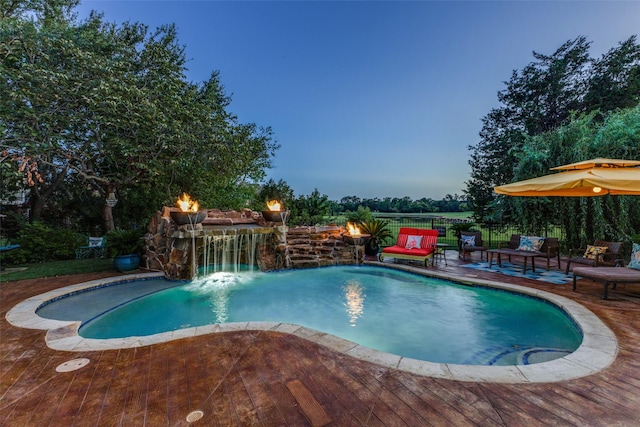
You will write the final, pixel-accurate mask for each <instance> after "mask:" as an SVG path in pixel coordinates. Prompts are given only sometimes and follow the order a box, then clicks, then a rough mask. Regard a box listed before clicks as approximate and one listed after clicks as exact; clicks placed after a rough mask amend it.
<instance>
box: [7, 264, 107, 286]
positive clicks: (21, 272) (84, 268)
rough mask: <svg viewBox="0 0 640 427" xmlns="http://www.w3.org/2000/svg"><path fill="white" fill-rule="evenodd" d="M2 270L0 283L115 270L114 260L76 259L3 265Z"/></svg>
mask: <svg viewBox="0 0 640 427" xmlns="http://www.w3.org/2000/svg"><path fill="white" fill-rule="evenodd" d="M2 268H3V270H2V271H0V282H10V281H15V280H24V279H36V278H39V277H55V276H64V275H67V274H80V273H93V272H98V271H109V270H114V267H113V260H111V259H108V258H90V259H74V260H69V261H51V262H42V263H37V264H25V265H10V266H5V265H3V266H2Z"/></svg>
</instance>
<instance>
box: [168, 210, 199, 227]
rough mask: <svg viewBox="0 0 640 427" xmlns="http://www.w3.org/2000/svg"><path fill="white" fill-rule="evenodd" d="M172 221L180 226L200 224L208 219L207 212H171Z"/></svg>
mask: <svg viewBox="0 0 640 427" xmlns="http://www.w3.org/2000/svg"><path fill="white" fill-rule="evenodd" d="M170 215H171V219H172V220H174V221H175V223H176V224H178V225H189V224H200V223H201V222H202V221H204V219H205V218H206V217H207V211H206V210H200V211H198V212H182V211H171V212H170Z"/></svg>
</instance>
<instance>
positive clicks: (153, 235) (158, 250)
mask: <svg viewBox="0 0 640 427" xmlns="http://www.w3.org/2000/svg"><path fill="white" fill-rule="evenodd" d="M173 209H175V208H167V207H165V208H164V209H163V211H162V212H157V213H156V215H154V216H153V217H152V218H151V220H150V221H149V225H148V227H147V234H146V235H145V243H146V245H145V251H144V252H145V253H144V254H143V261H142V266H143V267H145V268H147V269H150V270H157V271H163V272H164V274H165V277H167V278H169V279H175V280H180V279H192V278H194V277H195V276H196V275H197V263H196V262H195V261H194V259H193V258H192V256H193V255H192V253H193V252H194V249H195V252H196V253H197V252H198V249H199V248H200V247H201V246H202V244H203V238H204V236H206V235H208V234H211V233H222V232H224V231H220V229H215V227H216V226H217V227H220V226H222V227H229V229H232V228H233V227H241V226H243V225H244V226H246V225H247V224H249V225H255V226H260V227H262V228H261V232H263V233H264V228H267V229H270V228H271V227H273V228H272V232H271V236H270V237H269V238H266V239H264V240H263V241H262V242H261V243H260V245H259V246H258V255H257V256H258V261H257V262H258V265H259V267H260V269H261V270H263V271H271V270H281V269H288V268H310V267H324V266H330V265H344V264H354V263H357V262H359V258H360V256H361V253H362V249H360V252H359V253H358V254H357V256H356V254H355V252H354V246H353V245H349V244H346V243H345V242H344V240H343V238H342V235H343V234H344V233H346V230H345V228H344V227H340V226H335V225H334V226H324V227H318V226H310V227H293V228H289V227H287V226H286V225H283V224H282V223H272V222H268V221H265V220H264V218H263V217H262V214H260V213H256V212H253V211H251V210H248V209H247V210H243V211H242V212H236V211H228V212H222V211H219V210H210V211H209V212H208V215H207V218H206V219H205V221H203V223H202V224H196V225H195V226H192V225H183V226H178V225H177V224H176V223H175V222H174V221H173V220H172V219H171V217H170V214H169V212H170V211H171V210H173ZM193 237H195V240H194V239H193Z"/></svg>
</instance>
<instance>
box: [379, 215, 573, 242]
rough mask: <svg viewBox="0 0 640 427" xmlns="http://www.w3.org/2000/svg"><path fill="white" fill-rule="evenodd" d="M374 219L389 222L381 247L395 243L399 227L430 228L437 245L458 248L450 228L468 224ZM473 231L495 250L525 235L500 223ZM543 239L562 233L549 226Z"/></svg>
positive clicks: (407, 218) (433, 219) (429, 219)
mask: <svg viewBox="0 0 640 427" xmlns="http://www.w3.org/2000/svg"><path fill="white" fill-rule="evenodd" d="M376 218H379V219H384V220H386V221H388V222H389V229H390V230H391V232H392V234H393V238H392V239H388V240H387V241H385V242H383V246H389V245H392V244H394V243H395V241H396V239H397V237H398V233H399V231H400V228H401V227H411V228H430V229H434V230H438V231H439V234H440V236H439V237H438V242H439V243H446V244H448V245H450V246H452V247H456V248H457V247H458V236H457V234H456V230H455V228H452V226H453V225H454V224H460V223H469V222H471V221H470V220H466V219H455V218H444V217H440V216H425V215H411V214H407V215H406V216H404V215H403V216H398V215H394V216H391V215H389V216H386V215H384V214H377V215H376ZM473 230H474V231H480V232H482V240H483V242H484V244H485V246H488V247H489V248H497V247H498V243H500V242H506V241H509V238H510V237H511V235H512V234H526V233H525V231H524V230H522V229H520V228H518V227H517V226H515V225H506V224H500V223H485V224H478V223H474V225H473ZM542 234H543V235H544V236H545V237H557V238H558V239H560V240H562V237H563V236H562V231H561V229H560V228H558V227H553V226H551V225H550V226H549V227H547V230H546V231H545V232H544V233H542Z"/></svg>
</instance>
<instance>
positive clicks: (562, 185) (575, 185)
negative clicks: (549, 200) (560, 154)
mask: <svg viewBox="0 0 640 427" xmlns="http://www.w3.org/2000/svg"><path fill="white" fill-rule="evenodd" d="M638 166H640V161H636V160H618V159H593V160H586V161H584V162H578V163H572V164H570V165H564V166H558V167H555V168H553V170H564V172H559V173H554V174H550V175H544V176H541V177H538V178H533V179H527V180H525V181H518V182H513V183H511V184H506V185H500V186H498V187H495V188H494V191H495V192H496V193H498V194H506V195H509V196H583V197H587V196H602V195H605V194H619V195H637V196H640V167H638Z"/></svg>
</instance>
